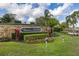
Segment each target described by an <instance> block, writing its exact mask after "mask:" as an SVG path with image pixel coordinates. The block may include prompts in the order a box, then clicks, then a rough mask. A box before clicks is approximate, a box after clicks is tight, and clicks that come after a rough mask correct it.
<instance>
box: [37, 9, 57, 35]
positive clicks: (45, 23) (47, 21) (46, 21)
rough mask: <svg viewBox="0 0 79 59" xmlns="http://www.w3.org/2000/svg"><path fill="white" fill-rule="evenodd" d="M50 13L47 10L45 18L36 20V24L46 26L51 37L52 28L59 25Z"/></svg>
mask: <svg viewBox="0 0 79 59" xmlns="http://www.w3.org/2000/svg"><path fill="white" fill-rule="evenodd" d="M49 14H50V13H49V11H48V10H45V12H44V16H41V17H39V18H36V24H37V25H40V26H45V27H46V30H47V31H48V34H49V36H52V28H53V27H54V26H55V25H56V24H57V23H58V21H57V20H56V19H55V18H54V17H52V18H51V16H52V15H49Z"/></svg>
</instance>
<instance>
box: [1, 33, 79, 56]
mask: <svg viewBox="0 0 79 59" xmlns="http://www.w3.org/2000/svg"><path fill="white" fill-rule="evenodd" d="M57 34H58V35H57V36H55V37H54V41H52V42H49V43H48V44H47V47H46V45H45V43H38V44H27V43H23V42H0V55H1V56H75V55H76V56H77V55H79V36H70V35H67V34H63V33H57Z"/></svg>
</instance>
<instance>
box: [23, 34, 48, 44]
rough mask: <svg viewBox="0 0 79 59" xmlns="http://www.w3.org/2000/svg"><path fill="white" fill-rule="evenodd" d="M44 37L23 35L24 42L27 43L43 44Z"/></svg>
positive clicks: (40, 35) (45, 35)
mask: <svg viewBox="0 0 79 59" xmlns="http://www.w3.org/2000/svg"><path fill="white" fill-rule="evenodd" d="M45 37H47V34H32V35H24V42H27V43H37V42H44V39H45Z"/></svg>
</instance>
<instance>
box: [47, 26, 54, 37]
mask: <svg viewBox="0 0 79 59" xmlns="http://www.w3.org/2000/svg"><path fill="white" fill-rule="evenodd" d="M47 32H48V36H49V37H52V33H53V30H52V27H47Z"/></svg>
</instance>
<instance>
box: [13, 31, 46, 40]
mask: <svg viewBox="0 0 79 59" xmlns="http://www.w3.org/2000/svg"><path fill="white" fill-rule="evenodd" d="M32 34H47V33H46V32H22V33H20V40H24V35H32ZM15 37H16V35H15V33H12V39H15Z"/></svg>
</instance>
